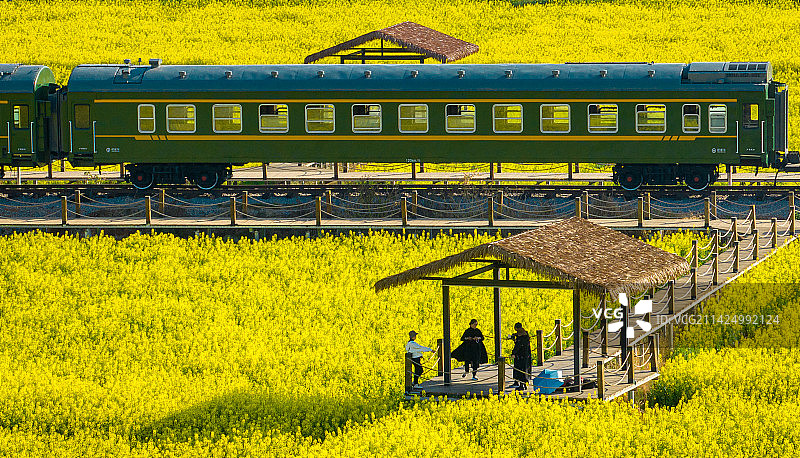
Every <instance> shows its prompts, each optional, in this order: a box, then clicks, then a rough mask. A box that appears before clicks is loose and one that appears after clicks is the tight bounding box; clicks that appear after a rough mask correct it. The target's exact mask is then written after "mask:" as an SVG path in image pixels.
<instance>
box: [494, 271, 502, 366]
mask: <svg viewBox="0 0 800 458" xmlns="http://www.w3.org/2000/svg"><path fill="white" fill-rule="evenodd" d="M492 267H494V266H492ZM492 280H494V281H495V282H499V281H500V269H499V268H497V267H494V269H492ZM492 296H493V298H494V360H495V362H498V361H500V359H502V357H503V351H502V346H501V341H500V337H501V336H502V335H503V329H502V328H501V326H502V321H501V319H500V318H501V317H500V313H501V311H502V310H501V307H500V288H493V289H492Z"/></svg>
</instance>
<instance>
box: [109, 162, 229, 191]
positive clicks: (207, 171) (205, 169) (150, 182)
mask: <svg viewBox="0 0 800 458" xmlns="http://www.w3.org/2000/svg"><path fill="white" fill-rule="evenodd" d="M125 168H126V169H127V171H128V173H127V174H126V175H125V179H126V180H127V181H128V182H129V183H131V184H132V185H133V186H134V187H135V188H137V189H150V188H152V187H153V186H155V185H156V184H185V183H186V182H187V181H189V182H191V183H193V184H194V185H196V186H197V187H198V188H200V189H204V190H208V189H214V188H216V187H218V186H220V185H221V184H222V183H224V182H225V181H227V180H228V179H230V178H231V176H233V166H232V164H128V165H126V166H125Z"/></svg>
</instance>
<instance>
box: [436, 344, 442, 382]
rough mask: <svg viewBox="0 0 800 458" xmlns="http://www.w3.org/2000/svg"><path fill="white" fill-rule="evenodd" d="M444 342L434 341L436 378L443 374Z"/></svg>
mask: <svg viewBox="0 0 800 458" xmlns="http://www.w3.org/2000/svg"><path fill="white" fill-rule="evenodd" d="M443 342H444V340H442V339H436V376H437V377H441V376H442V374H444V344H443Z"/></svg>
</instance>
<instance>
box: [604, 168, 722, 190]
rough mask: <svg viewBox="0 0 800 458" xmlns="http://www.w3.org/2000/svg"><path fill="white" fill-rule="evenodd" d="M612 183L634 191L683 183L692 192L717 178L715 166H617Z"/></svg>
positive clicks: (706, 185) (707, 185) (708, 184)
mask: <svg viewBox="0 0 800 458" xmlns="http://www.w3.org/2000/svg"><path fill="white" fill-rule="evenodd" d="M613 172H614V183H616V184H618V185H620V186H621V187H622V188H623V189H625V190H628V191H634V190H636V189H639V187H640V186H642V185H644V184H647V185H675V184H678V183H681V182H683V183H684V184H686V186H687V187H688V188H689V189H691V190H693V191H702V190H703V189H706V188H707V187H709V186H710V185H712V184H713V183H714V182H715V181H717V179H718V178H719V172H718V171H717V164H617V165H615V166H614V168H613Z"/></svg>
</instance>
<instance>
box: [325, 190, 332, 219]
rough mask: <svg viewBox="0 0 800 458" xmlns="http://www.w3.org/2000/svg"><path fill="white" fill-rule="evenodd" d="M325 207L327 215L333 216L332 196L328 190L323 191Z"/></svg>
mask: <svg viewBox="0 0 800 458" xmlns="http://www.w3.org/2000/svg"><path fill="white" fill-rule="evenodd" d="M325 206H326V208H327V209H328V214H329V215H333V195H332V194H331V190H330V189H329V190H327V191H325Z"/></svg>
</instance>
